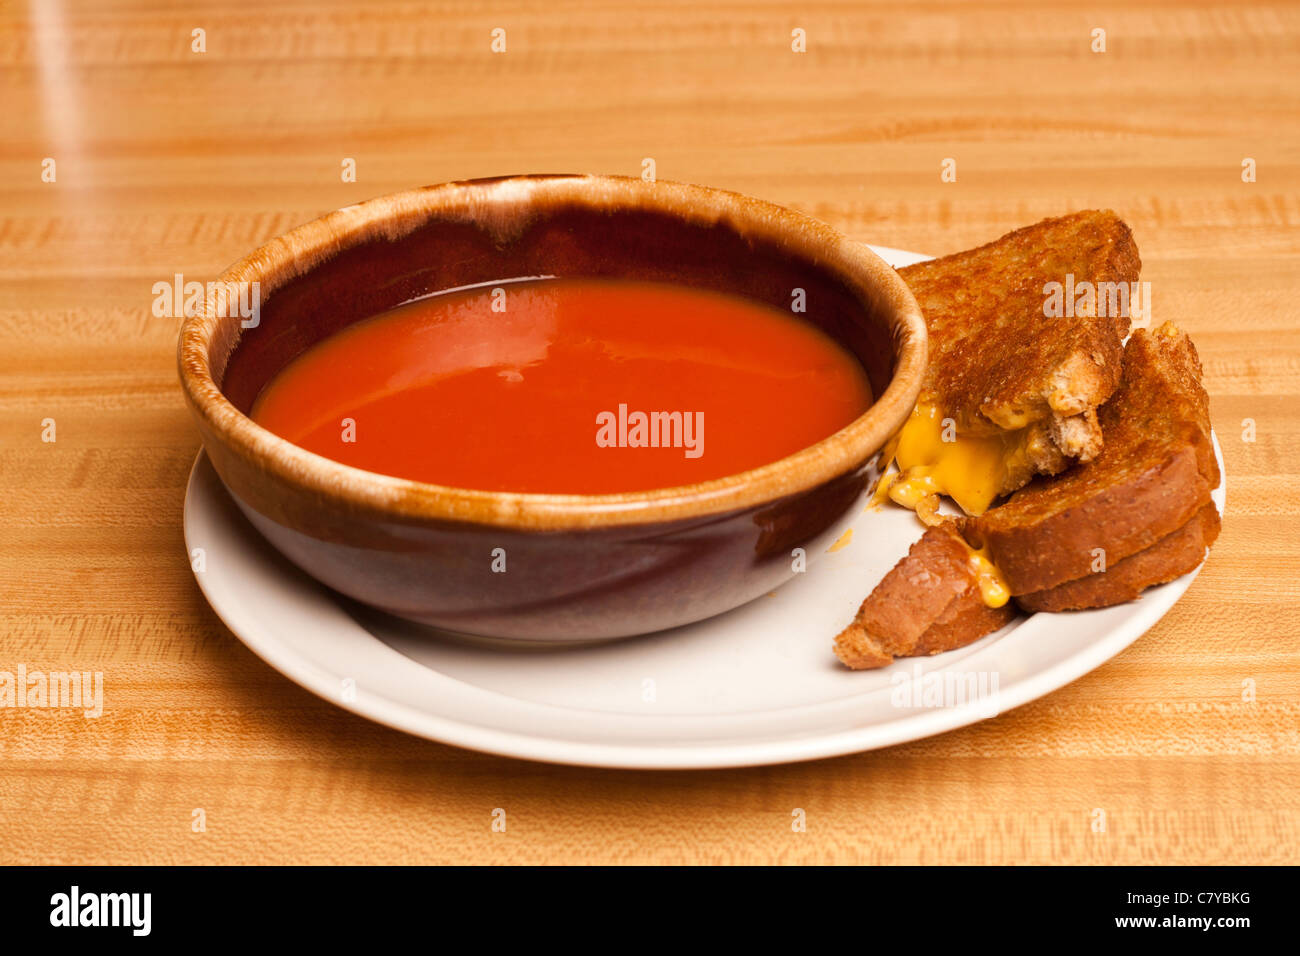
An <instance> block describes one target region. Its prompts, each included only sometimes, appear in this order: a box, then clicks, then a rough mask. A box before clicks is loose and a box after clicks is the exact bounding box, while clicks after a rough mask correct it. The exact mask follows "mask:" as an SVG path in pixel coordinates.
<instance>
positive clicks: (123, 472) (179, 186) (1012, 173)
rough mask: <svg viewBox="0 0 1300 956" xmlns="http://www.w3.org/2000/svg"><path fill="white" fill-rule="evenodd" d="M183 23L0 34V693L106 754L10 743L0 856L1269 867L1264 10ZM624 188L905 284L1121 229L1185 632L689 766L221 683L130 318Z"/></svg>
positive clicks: (60, 19)
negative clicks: (725, 765)
mask: <svg viewBox="0 0 1300 956" xmlns="http://www.w3.org/2000/svg"><path fill="white" fill-rule="evenodd" d="M179 6H180V5H177V4H172V3H170V2H164V0H136V2H132V3H126V2H120V3H106V4H96V5H93V6H91V5H87V7H86V8H85V9H84V10H83V9H82V6H81V5H80V4H73V3H68V2H60V0H44V2H42V3H39V4H38V3H32V4H31V5H30V7H28V6H27V5H25V4H22V3H14V4H7V5H5V6H4V7H0V51H3V59H2V62H3V63H4V66H3V67H0V94H2V96H3V103H4V109H3V110H0V133H2V134H3V135H0V143H3V146H2V147H0V172H2V173H3V178H2V179H0V183H2V185H0V195H2V196H3V207H2V208H0V669H3V670H13V669H14V668H16V667H17V666H18V665H19V664H20V663H21V664H25V665H26V666H27V667H28V668H29V669H35V668H38V667H39V668H47V669H50V668H59V669H70V668H78V669H85V670H102V671H103V672H104V675H105V682H106V691H105V694H106V708H105V712H104V714H103V716H102V717H100V718H99V719H96V720H88V719H84V718H83V717H82V716H81V715H80V713H79V712H76V713H74V712H69V711H63V710H38V709H30V708H28V709H16V708H6V709H3V710H0V761H2V762H0V862H65V863H125V862H164V863H170V862H231V863H248V862H259V861H278V862H332V863H359V862H370V861H376V862H377V861H403V862H444V861H478V862H516V863H523V862H528V863H542V862H550V863H559V862H597V861H613V862H633V861H659V862H688V861H692V862H706V861H707V862H725V863H734V862H758V861H768V862H812V861H837V862H862V863H916V862H922V863H930V862H949V863H983V862H994V863H1003V862H1057V863H1118V862H1136V863H1157V862H1179V863H1192V862H1196V863H1229V862H1292V863H1294V862H1297V861H1298V860H1300V850H1298V849H1297V848H1298V847H1300V788H1298V787H1297V784H1300V730H1298V728H1300V675H1298V673H1297V671H1298V669H1300V668H1298V665H1300V640H1298V639H1297V638H1298V637H1300V417H1298V416H1297V412H1298V411H1300V309H1298V308H1297V305H1296V302H1297V298H1298V297H1300V232H1298V231H1297V226H1300V189H1297V177H1298V176H1300V10H1297V8H1296V7H1295V6H1294V5H1290V4H1285V3H1278V4H1274V5H1259V6H1253V5H1247V4H1244V3H1240V4H1228V5H1222V6H1211V5H1201V4H1195V5H1190V6H1189V5H1186V4H1183V3H1181V2H1169V3H1164V2H1142V0H1139V2H1137V3H1133V2H1129V0H1125V2H1108V0H1102V2H1092V3H1088V4H1086V5H1082V6H1080V7H1078V8H1077V9H1073V8H1071V7H1070V5H1068V4H1059V3H1046V4H1045V3H1043V2H1041V0H1035V2H1023V3H1011V4H1002V3H997V4H995V3H991V2H990V3H964V4H951V5H949V4H944V3H937V2H936V3H928V4H925V5H923V6H918V7H916V8H915V10H914V12H910V13H905V12H903V11H904V9H905V5H899V4H897V3H895V2H892V0H889V2H882V3H878V4H820V3H813V4H809V5H797V6H798V9H796V5H785V4H780V3H766V2H752V3H744V4H735V3H714V2H709V0H691V2H675V3H670V4H666V5H664V6H663V8H662V9H656V10H650V9H645V8H644V6H642V5H635V6H634V5H632V4H628V5H627V9H626V10H625V11H621V12H620V11H618V10H616V9H615V7H616V6H617V5H615V4H607V5H602V6H600V7H599V8H598V9H596V10H594V11H593V10H588V9H587V5H586V4H583V3H577V2H574V3H555V2H545V3H543V2H537V3H524V4H508V3H496V4H493V5H492V9H491V11H490V12H473V13H464V14H457V13H454V12H453V10H454V5H453V6H448V5H445V4H431V5H427V6H425V5H421V4H409V3H402V4H384V5H377V6H365V7H363V6H362V5H360V4H358V5H356V6H352V5H347V4H335V3H328V2H320V0H315V2H312V3H310V4H302V3H294V2H286V0H259V2H256V3H252V2H229V0H227V2H224V3H220V4H216V3H212V4H199V5H196V6H195V7H194V9H193V10H191V11H188V12H183V11H181V10H180V9H179ZM33 11H35V12H33ZM496 27H503V28H505V30H506V44H507V45H506V51H505V52H504V53H493V52H492V50H491V43H492V37H491V31H492V30H493V28H496ZM795 28H801V29H803V30H805V31H806V35H807V52H806V53H802V54H801V53H795V52H793V51H792V50H791V31H792V30H793V29H795ZM1094 28H1103V29H1104V30H1105V31H1106V51H1105V52H1093V51H1092V49H1091V47H1092V46H1093V45H1094V43H1095V42H1096V41H1095V40H1094V38H1093V35H1092V31H1093V30H1094ZM195 29H202V30H204V31H206V32H205V34H204V41H205V42H204V46H205V52H202V53H198V52H193V51H192V46H193V44H194V41H193V39H192V37H193V34H192V31H193V30H195ZM47 157H49V158H53V159H54V160H55V167H54V169H55V176H56V178H55V181H54V182H45V181H43V180H42V173H43V169H44V168H45V167H43V160H44V159H45V158H47ZM647 157H651V158H653V159H654V160H655V162H656V165H657V173H658V176H659V178H661V179H677V180H685V181H690V182H697V183H705V184H709V185H714V186H722V187H727V188H731V189H736V190H739V191H742V192H745V193H750V194H752V195H756V196H760V197H764V198H766V199H771V200H775V201H777V202H780V203H784V204H788V205H791V206H794V207H796V208H799V209H802V210H804V211H806V212H809V213H811V214H813V215H816V216H819V217H821V218H823V219H825V220H827V221H829V222H831V223H833V224H835V225H836V226H838V227H839V228H841V229H843V230H845V231H846V232H847V233H848V234H850V235H852V236H854V237H857V238H860V239H862V240H864V241H871V242H875V243H880V244H884V245H889V246H895V247H901V248H905V249H917V250H922V251H928V252H934V253H943V252H950V251H954V250H957V249H960V248H963V247H966V246H968V245H971V244H974V243H977V242H981V241H984V240H988V239H991V238H994V237H996V236H997V235H999V234H1001V233H1002V232H1005V231H1007V230H1009V229H1011V228H1013V227H1015V226H1019V225H1022V224H1025V223H1029V222H1032V221H1034V220H1036V219H1038V218H1040V217H1043V216H1046V215H1049V214H1055V213H1060V212H1064V211H1068V210H1072V209H1076V208H1082V207H1089V206H1110V207H1113V208H1114V209H1116V210H1118V211H1119V212H1120V213H1121V214H1122V215H1123V216H1124V217H1125V218H1126V219H1127V220H1128V221H1129V222H1130V223H1131V224H1132V226H1133V229H1134V231H1135V233H1136V235H1137V238H1138V241H1139V243H1140V245H1141V250H1142V257H1143V260H1144V262H1145V269H1144V272H1143V278H1144V279H1147V280H1150V282H1151V283H1152V286H1153V297H1154V310H1155V317H1156V319H1157V320H1160V319H1166V318H1168V319H1174V320H1176V321H1177V322H1179V323H1180V324H1181V325H1183V326H1184V327H1185V328H1186V329H1187V330H1189V331H1190V333H1191V334H1192V335H1193V337H1194V338H1195V341H1196V343H1197V345H1198V347H1199V348H1200V350H1201V355H1202V357H1203V359H1204V362H1205V369H1206V377H1207V382H1208V387H1209V389H1210V392H1211V394H1212V396H1213V413H1214V420H1215V423H1216V426H1217V429H1218V433H1219V436H1220V439H1221V441H1222V443H1223V453H1224V457H1225V459H1226V462H1227V473H1228V491H1227V496H1228V506H1227V516H1226V519H1225V523H1224V529H1223V535H1222V537H1221V539H1220V541H1219V544H1218V546H1217V547H1216V548H1215V550H1214V553H1213V555H1212V557H1211V558H1210V561H1209V563H1208V565H1207V566H1206V567H1205V569H1204V571H1203V572H1202V574H1201V576H1200V577H1199V578H1198V579H1197V580H1196V582H1195V584H1194V585H1193V586H1192V588H1191V590H1190V591H1189V592H1188V593H1187V595H1186V596H1185V597H1184V598H1183V600H1182V601H1181V602H1180V603H1179V604H1178V606H1177V607H1175V608H1174V610H1173V611H1172V612H1171V613H1170V614H1169V616H1168V617H1167V618H1166V619H1165V620H1164V621H1162V622H1161V623H1160V624H1159V625H1158V626H1157V627H1156V628H1154V629H1153V630H1152V631H1151V632H1150V633H1149V634H1148V635H1147V636H1146V637H1144V638H1143V639H1142V640H1140V641H1139V642H1138V643H1137V644H1135V645H1134V646H1133V647H1131V648H1130V649H1129V650H1128V651H1126V652H1125V653H1123V654H1121V655H1120V656H1119V657H1117V658H1116V659H1115V660H1113V661H1111V662H1110V663H1109V664H1107V665H1105V666H1104V667H1102V668H1100V669H1098V670H1097V671H1095V672H1094V673H1092V674H1090V675H1088V676H1087V677H1085V678H1083V679H1082V680H1079V681H1078V682H1076V683H1075V684H1073V685H1071V686H1069V687H1067V688H1065V689H1064V690H1061V691H1058V692H1056V693H1054V694H1052V695H1050V696H1048V697H1047V698H1045V699H1042V700H1039V701H1037V702H1035V703H1033V704H1030V705H1028V706H1025V707H1022V708H1020V709H1018V710H1015V711H1013V712H1011V713H1007V714H1004V715H1002V716H1000V717H998V718H996V719H994V720H991V721H988V722H985V723H981V724H979V725H976V726H973V727H970V728H968V729H965V730H961V731H957V732H954V733H950V734H946V735H943V736H941V737H936V738H932V739H929V740H923V741H919V742H917V743H913V744H910V745H907V746H901V747H895V748H892V749H889V750H884V751H879V752H874V753H867V754H861V755H858V756H851V757H844V758H840V759H835V760H824V761H820V762H815V763H810V764H802V765H792V766H785V767H771V768H761V769H753V770H735V771H719V772H707V773H632V772H614V771H593V770H583V769H574V768H566V767H554V766H544V765H539V764H531V763H524V762H519V761H513V760H508V759H501V758H496V757H490V756H484V755H481V754H477V753H470V752H467V751H463V750H458V749H454V748H451V747H447V746H441V745H439V744H435V743H430V742H426V741H423V740H417V739H415V738H412V737H407V736H404V735H402V734H400V733H396V732H394V731H390V730H387V729H385V728H383V727H380V726H377V725H375V724H372V723H370V722H368V721H366V720H363V719H361V718H358V717H354V716H352V715H350V714H348V713H345V712H344V711H342V710H339V709H337V708H336V707H334V706H331V705H330V704H327V703H325V702H323V701H320V700H318V699H316V698H315V697H313V696H312V695H310V694H308V693H307V692H305V691H303V690H300V689H299V688H298V687H296V686H295V685H294V684H292V683H290V682H289V681H288V680H286V679H285V678H283V677H281V676H280V675H279V674H278V673H276V672H275V671H273V670H272V669H270V668H269V667H267V666H266V665H264V664H263V663H262V662H261V661H260V660H258V659H257V658H255V657H254V656H253V655H252V654H251V653H250V652H249V651H248V650H246V649H245V648H244V646H243V645H242V644H240V643H239V642H238V641H237V640H236V639H235V638H234V637H233V635H232V634H231V633H230V632H229V631H228V630H227V629H226V628H225V627H224V626H223V625H222V624H221V623H220V621H218V620H217V618H216V616H215V615H214V614H213V613H212V612H211V610H209V608H208V606H207V605H206V604H205V603H204V601H203V599H202V597H201V596H200V594H199V591H198V589H197V587H196V586H195V583H194V579H193V577H192V575H191V573H190V568H189V565H188V561H187V556H186V553H185V548H184V542H183V540H182V537H181V502H182V497H183V489H184V484H185V480H186V476H187V472H188V470H189V468H190V464H191V462H192V461H193V459H194V456H195V453H196V451H197V450H198V444H199V443H198V437H197V434H196V432H195V430H194V428H193V427H192V426H191V424H190V420H189V418H188V415H187V413H186V410H185V408H184V406H183V404H182V400H181V396H180V392H179V389H178V386H177V382H176V373H175V358H174V347H175V333H176V327H177V321H176V320H175V319H171V318H156V317H154V315H153V314H152V311H151V304H152V301H153V293H152V291H151V290H152V287H153V284H154V283H155V282H158V281H168V280H170V279H171V277H172V276H173V275H174V274H176V273H182V274H183V275H184V276H186V278H197V279H200V280H206V279H208V278H211V277H212V276H213V275H214V274H215V273H216V272H217V271H218V270H220V269H221V268H222V267H224V266H225V265H226V264H227V263H229V262H231V261H233V260H234V259H236V258H237V257H239V256H240V255H241V254H243V253H244V252H246V251H248V250H249V249H251V248H253V247H254V246H256V245H258V244H259V243H261V242H262V241H264V240H266V239H268V238H270V237H271V236H274V235H276V234H278V233H280V232H282V231H284V230H286V229H288V228H290V227H291V226H294V225H296V224H298V223H301V222H304V221H306V220H308V219H311V218H313V217H315V216H316V215H318V214H320V213H322V212H325V211H327V210H329V209H332V208H335V207H338V206H341V205H345V204H347V203H350V202H353V201H356V200H358V199H362V198H366V197H370V196H376V195H380V194H383V193H387V192H392V191H395V190H398V189H402V188H405V187H408V186H412V185H417V184H422V183H432V182H440V181H445V180H452V179H461V178H470V177H476V176H489V175H497V174H503V173H511V172H527V171H571V170H581V171H593V172H610V173H627V174H631V175H637V174H639V172H640V170H641V168H642V161H643V159H645V158H647ZM346 158H351V159H354V160H355V163H356V180H357V181H356V182H344V181H342V176H341V171H342V168H343V162H344V160H345V159H346ZM946 158H951V159H954V160H955V161H956V168H957V181H956V182H953V183H945V182H941V178H940V168H941V163H942V161H943V160H944V159H946ZM1246 158H1252V159H1253V160H1254V161H1255V165H1256V179H1257V181H1256V182H1243V165H1242V164H1243V161H1244V160H1245V159H1246ZM45 419H53V420H54V422H55V429H56V431H55V437H56V439H57V440H56V441H54V442H47V441H43V440H42V434H43V431H44V429H45V426H44V425H43V421H44V420H45ZM1247 420H1249V421H1250V422H1253V423H1254V436H1253V438H1254V440H1253V441H1248V440H1245V439H1246V438H1249V437H1251V436H1250V435H1249V434H1248V429H1249V426H1248V425H1243V423H1244V422H1247ZM1243 436H1244V437H1243ZM1245 682H1251V683H1250V684H1247V683H1245ZM1244 686H1253V688H1254V700H1253V701H1250V700H1243V687H1244ZM1246 696H1249V695H1246ZM495 807H503V808H507V812H508V814H509V821H510V825H509V830H508V832H507V833H506V834H493V833H492V832H491V829H490V824H491V812H492V810H493V808H495ZM794 807H802V808H804V809H805V810H806V811H807V813H808V832H807V833H804V834H799V833H793V832H792V831H791V826H790V820H791V816H790V814H791V809H792V808H794ZM198 808H201V809H202V810H203V811H204V814H205V819H206V831H205V832H194V830H193V828H192V819H193V811H194V810H195V809H198ZM1096 810H1104V811H1105V814H1106V821H1107V825H1106V830H1105V832H1104V833H1097V832H1094V829H1093V826H1092V824H1093V820H1094V818H1095V817H1094V811H1096Z"/></svg>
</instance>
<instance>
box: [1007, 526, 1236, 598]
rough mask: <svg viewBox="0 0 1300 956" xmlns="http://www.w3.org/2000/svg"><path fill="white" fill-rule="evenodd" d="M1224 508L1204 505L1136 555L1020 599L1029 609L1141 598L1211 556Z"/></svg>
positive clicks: (1025, 595)
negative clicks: (1209, 553) (1185, 522)
mask: <svg viewBox="0 0 1300 956" xmlns="http://www.w3.org/2000/svg"><path fill="white" fill-rule="evenodd" d="M1219 526H1220V519H1219V509H1218V508H1216V507H1215V505H1214V502H1210V503H1209V504H1208V505H1204V506H1203V507H1202V508H1201V510H1200V511H1198V512H1196V514H1195V515H1193V516H1192V519H1191V520H1190V521H1188V522H1187V524H1185V525H1183V526H1182V527H1181V528H1179V529H1178V530H1177V531H1175V532H1174V533H1173V534H1169V535H1166V536H1165V537H1163V538H1161V539H1160V540H1159V541H1157V542H1156V543H1155V544H1153V545H1151V547H1149V548H1143V549H1142V550H1141V551H1139V552H1137V553H1136V554H1131V555H1129V556H1128V557H1127V558H1124V559H1123V560H1121V561H1120V562H1118V563H1117V564H1114V565H1111V566H1110V567H1108V568H1106V570H1104V571H1098V572H1096V573H1093V574H1089V575H1087V576H1085V577H1082V578H1077V579H1076V580H1074V581H1067V582H1065V583H1064V584H1058V585H1057V586H1056V587H1054V588H1047V589H1046V590H1043V591H1031V592H1030V593H1029V594H1021V595H1019V596H1018V597H1017V598H1016V603H1017V604H1019V605H1020V606H1021V607H1022V608H1024V609H1025V610H1026V611H1078V610H1083V609H1084V608H1092V607H1110V606H1111V605H1112V604H1122V603H1124V602H1125V601H1132V600H1134V599H1136V598H1137V596H1138V595H1139V594H1141V593H1142V592H1143V591H1144V590H1145V589H1147V588H1149V587H1152V586H1154V585H1157V584H1164V583H1165V582H1166V581H1172V580H1173V579H1174V578H1180V577H1182V576H1183V575H1184V574H1187V573H1188V572H1189V571H1194V570H1195V569H1196V567H1197V565H1199V564H1200V563H1201V562H1202V561H1204V560H1205V549H1206V548H1208V547H1210V546H1211V545H1213V544H1214V541H1215V539H1216V538H1218V536H1219Z"/></svg>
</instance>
